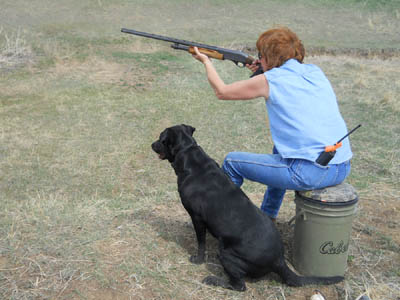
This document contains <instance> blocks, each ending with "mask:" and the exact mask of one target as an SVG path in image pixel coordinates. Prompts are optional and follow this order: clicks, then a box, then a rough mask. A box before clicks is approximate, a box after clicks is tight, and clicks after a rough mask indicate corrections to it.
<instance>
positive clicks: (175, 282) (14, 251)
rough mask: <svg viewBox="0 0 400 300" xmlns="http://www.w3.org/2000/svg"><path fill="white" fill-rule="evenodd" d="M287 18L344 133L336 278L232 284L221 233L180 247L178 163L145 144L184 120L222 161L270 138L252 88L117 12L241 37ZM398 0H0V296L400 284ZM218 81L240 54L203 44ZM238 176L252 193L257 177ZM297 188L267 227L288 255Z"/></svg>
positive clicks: (377, 292) (203, 293)
mask: <svg viewBox="0 0 400 300" xmlns="http://www.w3.org/2000/svg"><path fill="white" fill-rule="evenodd" d="M276 25H285V26H289V27H290V28H291V29H293V30H294V31H295V32H297V33H298V35H299V36H300V38H301V39H302V40H303V42H304V44H305V47H306V51H307V54H308V56H307V57H306V62H307V63H315V64H317V65H319V66H320V67H321V68H322V69H323V70H324V72H325V73H326V75H327V76H328V78H329V79H330V80H331V82H332V85H333V87H334V89H335V92H336V94H337V97H338V101H339V105H340V109H341V112H342V114H343V117H344V119H345V120H346V123H347V125H348V127H349V128H351V127H355V126H356V125H357V124H359V123H362V124H363V126H362V127H361V129H359V130H358V131H357V132H356V133H355V134H354V135H353V136H352V137H351V144H352V149H353V152H354V158H353V160H352V173H351V175H350V177H349V178H348V179H347V182H349V183H351V184H352V185H353V186H354V187H355V188H356V189H357V191H358V194H359V199H360V201H359V210H358V212H357V215H356V218H355V220H354V223H353V231H352V238H351V244H350V249H349V258H348V267H347V270H346V275H345V281H344V282H342V283H340V284H337V285H333V286H319V287H318V286H307V287H302V288H290V287H288V286H286V285H284V284H282V283H281V281H280V279H279V277H277V276H275V275H274V274H271V275H269V276H266V277H264V278H262V279H260V280H256V281H254V280H247V281H246V284H247V288H248V289H247V291H246V292H244V293H238V292H233V291H228V290H224V289H221V288H213V287H209V286H206V285H203V284H202V283H201V280H202V279H203V278H204V277H205V276H207V275H210V274H217V275H218V274H223V269H222V268H221V266H220V264H219V262H218V260H217V257H216V256H217V243H216V241H215V240H214V239H213V238H212V237H209V238H208V241H209V243H208V246H207V263H206V264H203V265H200V266H199V265H193V264H191V263H190V262H189V260H188V258H189V256H190V255H191V254H193V253H194V252H195V251H196V242H195V235H194V231H193V227H192V225H191V222H190V219H189V216H188V215H187V213H186V211H185V210H184V208H183V207H182V205H181V203H180V199H179V196H178V193H177V188H176V176H175V174H174V171H173V170H172V168H171V167H170V166H169V164H168V163H167V162H161V161H159V160H158V158H157V156H156V155H155V154H154V153H153V152H152V151H151V148H150V145H151V143H152V142H153V141H154V140H156V139H157V138H158V135H159V133H160V132H161V131H162V130H163V129H164V128H165V127H168V126H171V125H175V124H181V123H185V124H190V125H192V126H194V127H196V132H195V138H196V140H197V141H198V143H199V144H200V145H201V146H202V147H203V148H204V150H205V151H206V152H207V153H208V154H209V155H210V156H211V157H213V158H214V159H216V160H217V161H218V162H222V161H223V159H224V157H225V155H226V154H227V153H228V152H231V151H251V152H259V153H263V152H264V153H265V152H270V151H271V149H272V141H271V137H270V134H269V128H268V123H267V120H266V109H265V103H264V100H263V99H256V100H253V101H246V102H240V101H239V102H235V103H231V102H222V101H218V100H217V98H216V97H215V95H214V94H213V92H212V90H211V88H210V87H209V85H208V82H207V80H206V77H205V75H204V69H203V66H202V65H201V64H200V63H198V62H197V61H195V60H193V59H192V58H191V56H190V55H188V54H186V53H184V52H181V51H174V50H173V49H170V48H169V46H168V44H167V43H162V42H158V41H154V40H146V39H144V38H140V37H136V36H129V35H124V34H122V33H121V32H120V28H121V27H127V28H132V29H136V30H140V31H147V32H150V33H157V34H162V35H169V36H173V37H177V38H181V39H187V40H197V41H199V42H203V43H208V44H212V45H218V46H222V47H229V48H233V49H239V50H240V49H245V50H246V51H248V52H250V53H251V54H255V50H254V43H255V40H256V39H257V37H258V35H259V34H260V33H262V32H263V31H264V30H266V29H268V28H270V27H272V26H276ZM399 28H400V1H399V0H386V1H384V0H380V1H378V0H376V1H373V0H366V1H357V0H347V1H345V0H341V1H328V0H307V1H303V2H302V3H300V1H294V0H285V1H275V0H268V1H267V0H264V1H261V0H255V1H247V2H245V1H236V0H235V1H225V0H214V1H196V2H195V1H192V0H189V1H183V0H171V1H159V0H158V1H157V0H149V1H143V0H133V1H122V0H109V1H105V0H86V1H77V0H71V1H50V0H38V1H22V0H14V1H9V0H2V1H1V5H0V75H1V76H0V298H1V299H196V300H197V299H271V300H272V299H309V297H310V295H311V294H312V292H313V290H314V289H316V288H318V289H320V290H321V291H322V292H323V293H324V294H325V295H326V298H327V300H334V299H340V300H344V299H346V300H347V299H349V300H353V299H356V298H357V297H358V296H360V295H363V294H365V295H368V296H369V297H370V299H373V300H383V299H388V300H389V299H390V300H392V299H395V300H399V299H400V235H399V229H400V218H399V217H400V192H399V186H400V180H399V178H400V151H399V149H400V99H399V95H400V34H399ZM215 66H216V68H217V70H218V71H219V73H220V75H221V77H222V78H223V79H224V80H225V82H232V81H234V80H239V79H244V78H248V76H249V71H248V70H246V69H240V68H237V67H236V66H235V65H234V64H232V63H231V62H224V61H223V62H221V61H215ZM243 190H244V191H245V192H246V193H247V194H248V195H249V197H250V198H251V199H252V200H253V201H254V203H256V204H257V205H259V204H260V203H261V200H262V196H263V193H264V187H263V186H261V185H259V184H254V183H250V182H246V183H245V184H244V186H243ZM293 198H294V194H293V192H291V191H290V192H288V193H287V196H286V198H285V202H284V204H283V207H282V210H281V213H280V215H279V218H278V228H279V229H280V231H281V232H282V235H283V238H284V241H285V244H286V246H287V250H286V252H287V254H288V255H287V256H288V260H289V261H290V260H291V257H290V255H289V254H290V253H291V247H292V245H291V243H290V240H291V237H292V234H293V232H292V231H293V228H291V227H289V226H288V225H287V221H288V220H289V219H290V218H291V217H292V216H293V214H294V210H295V205H294V203H293Z"/></svg>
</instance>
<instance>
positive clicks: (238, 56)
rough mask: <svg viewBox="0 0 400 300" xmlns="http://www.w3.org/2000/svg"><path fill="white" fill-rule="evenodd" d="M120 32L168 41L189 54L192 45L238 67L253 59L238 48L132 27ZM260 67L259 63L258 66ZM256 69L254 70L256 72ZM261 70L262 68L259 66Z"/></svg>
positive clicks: (210, 55)
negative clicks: (222, 46) (187, 39)
mask: <svg viewBox="0 0 400 300" xmlns="http://www.w3.org/2000/svg"><path fill="white" fill-rule="evenodd" d="M121 32H123V33H129V34H134V35H138V36H143V37H146V38H150V39H155V40H160V41H164V42H170V43H172V45H171V47H172V48H174V49H176V50H184V51H187V52H189V53H191V54H194V53H195V52H194V47H197V48H199V51H200V52H201V53H203V54H205V55H207V56H208V57H212V58H215V59H219V60H230V61H232V62H234V63H235V64H236V65H237V66H238V67H241V68H243V67H244V66H246V64H249V65H251V64H252V63H253V61H254V60H255V58H254V57H252V56H250V55H248V54H246V53H244V52H242V51H238V50H231V49H226V48H220V47H215V46H210V45H206V44H201V43H197V42H190V41H185V40H179V39H175V38H171V37H167V36H162V35H157V34H151V33H147V32H142V31H136V30H132V29H126V28H122V29H121ZM259 68H261V65H260V67H259ZM258 71H259V70H257V71H256V72H258ZM261 71H262V68H261Z"/></svg>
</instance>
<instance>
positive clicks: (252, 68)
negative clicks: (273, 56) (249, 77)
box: [246, 59, 261, 73]
mask: <svg viewBox="0 0 400 300" xmlns="http://www.w3.org/2000/svg"><path fill="white" fill-rule="evenodd" d="M260 64H261V61H260V60H259V59H255V60H254V61H253V63H252V64H251V65H249V64H247V65H246V68H247V69H249V70H250V71H252V72H253V73H254V72H255V71H257V70H258V68H259V67H260Z"/></svg>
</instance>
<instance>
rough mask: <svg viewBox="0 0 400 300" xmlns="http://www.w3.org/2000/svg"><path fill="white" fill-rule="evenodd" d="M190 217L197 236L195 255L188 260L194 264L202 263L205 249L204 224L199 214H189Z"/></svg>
mask: <svg viewBox="0 0 400 300" xmlns="http://www.w3.org/2000/svg"><path fill="white" fill-rule="evenodd" d="M190 217H191V218H192V222H193V226H194V230H195V231H196V237H197V243H198V248H197V255H192V256H191V257H190V259H189V260H190V261H191V262H192V263H194V264H202V263H204V257H205V251H206V224H205V223H204V221H203V220H202V219H201V218H200V217H199V216H192V215H191V216H190Z"/></svg>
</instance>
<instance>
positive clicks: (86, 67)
mask: <svg viewBox="0 0 400 300" xmlns="http://www.w3.org/2000/svg"><path fill="white" fill-rule="evenodd" d="M50 72H51V73H52V74H54V76H62V77H70V78H74V79H78V80H79V79H86V80H89V81H91V82H93V83H100V84H113V85H121V86H127V87H137V88H147V87H150V86H151V84H152V82H153V80H154V75H152V74H151V73H150V72H147V71H146V70H143V69H141V68H140V69H139V68H138V67H137V66H135V65H129V64H119V63H116V62H110V61H107V60H105V59H101V58H98V57H90V58H89V59H88V60H85V61H83V62H81V61H78V60H57V61H56V64H55V66H54V67H53V68H52V69H51V70H50Z"/></svg>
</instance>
